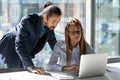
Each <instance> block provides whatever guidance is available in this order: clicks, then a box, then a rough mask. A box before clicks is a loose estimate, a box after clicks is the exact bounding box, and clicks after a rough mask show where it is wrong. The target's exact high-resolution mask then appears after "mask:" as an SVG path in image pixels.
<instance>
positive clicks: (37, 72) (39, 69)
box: [28, 67, 45, 75]
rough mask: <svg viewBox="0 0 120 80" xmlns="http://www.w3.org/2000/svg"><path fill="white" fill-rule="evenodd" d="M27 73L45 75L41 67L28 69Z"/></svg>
mask: <svg viewBox="0 0 120 80" xmlns="http://www.w3.org/2000/svg"><path fill="white" fill-rule="evenodd" d="M28 71H29V72H31V73H35V74H40V75H43V74H45V70H44V69H43V68H41V67H40V68H29V70H28Z"/></svg>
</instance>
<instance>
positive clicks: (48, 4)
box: [43, 1, 54, 9]
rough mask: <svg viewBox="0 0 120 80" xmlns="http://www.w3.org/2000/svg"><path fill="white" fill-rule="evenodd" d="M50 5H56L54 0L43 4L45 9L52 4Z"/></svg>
mask: <svg viewBox="0 0 120 80" xmlns="http://www.w3.org/2000/svg"><path fill="white" fill-rule="evenodd" d="M50 5H54V4H53V3H52V2H50V1H49V2H46V3H45V4H44V5H43V9H45V8H46V7H48V6H50Z"/></svg>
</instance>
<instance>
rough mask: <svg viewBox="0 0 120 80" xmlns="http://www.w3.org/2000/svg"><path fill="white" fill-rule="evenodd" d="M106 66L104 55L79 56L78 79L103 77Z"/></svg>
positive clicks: (105, 55) (105, 56)
mask: <svg viewBox="0 0 120 80" xmlns="http://www.w3.org/2000/svg"><path fill="white" fill-rule="evenodd" d="M106 65H107V54H106V53H101V54H100V53H99V54H86V55H81V60H80V67H79V78H87V77H93V76H98V75H104V74H105V71H106Z"/></svg>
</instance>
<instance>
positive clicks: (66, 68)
mask: <svg viewBox="0 0 120 80" xmlns="http://www.w3.org/2000/svg"><path fill="white" fill-rule="evenodd" d="M62 70H63V71H74V72H78V71H79V64H73V65H70V66H64V67H63V68H62Z"/></svg>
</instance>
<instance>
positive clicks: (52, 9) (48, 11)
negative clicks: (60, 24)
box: [43, 5, 62, 17]
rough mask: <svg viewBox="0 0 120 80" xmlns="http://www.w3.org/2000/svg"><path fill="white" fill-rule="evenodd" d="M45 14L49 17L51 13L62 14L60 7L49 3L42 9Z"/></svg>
mask: <svg viewBox="0 0 120 80" xmlns="http://www.w3.org/2000/svg"><path fill="white" fill-rule="evenodd" d="M44 14H46V15H47V17H51V16H52V15H53V14H56V15H59V16H61V15H62V12H61V9H60V8H59V7H58V6H56V5H49V6H48V7H46V8H45V9H44V10H43V15H44Z"/></svg>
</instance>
